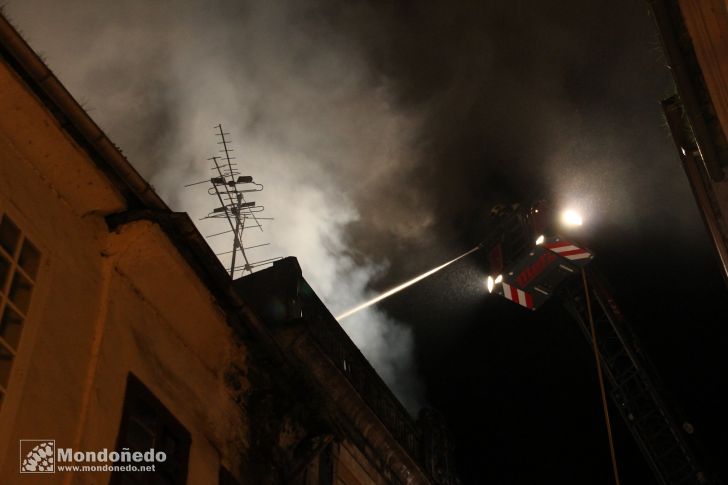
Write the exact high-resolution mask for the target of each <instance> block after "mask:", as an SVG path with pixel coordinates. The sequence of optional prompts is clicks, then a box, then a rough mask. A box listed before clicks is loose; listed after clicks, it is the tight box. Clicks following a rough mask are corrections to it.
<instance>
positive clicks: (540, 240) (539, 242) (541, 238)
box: [536, 234, 543, 246]
mask: <svg viewBox="0 0 728 485" xmlns="http://www.w3.org/2000/svg"><path fill="white" fill-rule="evenodd" d="M539 244H543V234H541V235H540V236H539V237H538V239H536V246H538V245H539Z"/></svg>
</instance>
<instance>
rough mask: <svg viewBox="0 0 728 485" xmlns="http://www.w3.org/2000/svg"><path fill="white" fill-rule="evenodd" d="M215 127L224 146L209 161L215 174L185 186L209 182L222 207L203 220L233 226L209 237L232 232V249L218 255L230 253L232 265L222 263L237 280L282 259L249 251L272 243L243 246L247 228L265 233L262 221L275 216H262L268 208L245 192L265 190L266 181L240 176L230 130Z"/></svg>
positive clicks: (221, 145) (217, 201)
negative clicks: (257, 256)
mask: <svg viewBox="0 0 728 485" xmlns="http://www.w3.org/2000/svg"><path fill="white" fill-rule="evenodd" d="M215 129H216V133H215V136H216V137H218V138H219V141H218V142H217V144H218V145H220V148H219V150H218V152H219V155H215V156H212V157H210V158H208V161H210V162H211V168H210V170H211V171H212V177H210V178H209V179H206V180H202V181H199V182H194V183H191V184H188V185H185V187H192V186H194V185H202V184H209V186H208V188H207V193H208V194H209V195H210V196H212V197H214V198H215V199H216V203H217V204H219V206H218V207H215V208H214V209H213V210H212V212H210V213H208V214H207V215H206V216H205V217H202V218H201V219H200V220H207V219H221V220H224V221H226V226H227V227H229V229H226V230H225V231H222V232H218V233H215V234H210V235H208V236H206V237H207V238H208V239H209V238H213V237H218V236H222V235H225V234H232V236H233V239H232V250H230V251H224V252H221V253H216V256H218V257H221V256H227V255H230V263H229V265H228V264H226V262H225V261H224V260H223V259H222V258H221V262H223V264H224V265H225V266H227V267H228V273H229V274H230V277H231V278H232V279H235V275H236V273H237V274H240V275H241V276H245V275H246V274H250V273H252V272H253V270H254V269H256V268H260V267H261V266H266V265H269V264H272V263H273V262H274V261H276V260H278V259H281V258H280V257H278V258H268V259H263V260H258V261H251V259H250V258H249V257H248V254H247V253H246V251H249V250H251V249H255V248H260V247H263V246H268V245H269V244H270V243H261V244H255V245H252V246H247V247H246V246H244V245H243V234H244V233H245V231H246V230H254V229H258V230H260V232H263V225H262V224H261V221H265V220H268V221H270V220H273V218H272V217H261V216H260V213H261V212H263V210H265V207H264V206H262V205H258V204H256V203H255V202H253V201H248V200H247V199H246V195H245V194H250V193H254V192H260V191H262V190H263V184H259V183H257V182H255V181H254V180H253V177H252V176H250V175H240V171H239V170H238V168H237V167H238V164H237V162H235V161H234V160H235V157H234V156H232V152H233V151H234V150H233V149H232V148H231V147H230V144H231V143H230V139H229V138H228V137H229V136H230V133H227V132H225V131H224V130H223V127H222V124H219V125H217V126H215ZM238 257H240V259H238Z"/></svg>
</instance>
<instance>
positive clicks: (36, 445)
mask: <svg viewBox="0 0 728 485" xmlns="http://www.w3.org/2000/svg"><path fill="white" fill-rule="evenodd" d="M55 472H56V440H20V473H55Z"/></svg>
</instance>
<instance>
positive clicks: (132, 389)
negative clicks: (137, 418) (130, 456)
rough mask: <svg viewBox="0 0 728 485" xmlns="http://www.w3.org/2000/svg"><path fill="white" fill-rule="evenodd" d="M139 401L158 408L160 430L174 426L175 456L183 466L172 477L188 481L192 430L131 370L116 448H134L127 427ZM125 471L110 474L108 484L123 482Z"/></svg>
mask: <svg viewBox="0 0 728 485" xmlns="http://www.w3.org/2000/svg"><path fill="white" fill-rule="evenodd" d="M139 403H142V404H143V405H145V406H147V407H150V408H152V409H153V410H154V411H155V412H156V416H157V418H158V422H157V425H156V431H157V432H159V431H160V430H161V429H162V428H167V429H169V430H171V432H172V434H173V435H174V436H175V437H178V438H179V440H178V441H177V445H178V446H177V447H176V450H175V458H176V459H177V460H178V462H179V463H180V466H179V467H178V469H177V470H176V471H175V476H174V477H173V478H172V480H173V481H172V484H174V485H184V484H186V483H187V476H188V472H189V461H190V448H191V444H192V439H191V435H190V432H189V431H187V428H185V427H184V426H183V425H182V423H181V422H180V421H179V420H178V419H177V418H176V417H175V416H174V415H173V414H172V413H171V412H170V411H169V409H167V407H166V406H165V405H164V404H163V403H162V402H161V401H160V400H159V398H157V396H155V395H154V393H153V392H152V391H151V390H150V389H149V388H148V387H147V386H146V385H144V383H143V382H142V381H141V380H140V379H139V378H138V377H137V376H135V375H134V374H133V373H131V372H130V373H129V375H128V376H127V380H126V390H125V391H124V403H123V405H122V410H121V421H120V422H119V431H118V434H117V437H116V448H115V449H116V450H117V451H121V450H122V448H129V449H130V450H131V451H135V450H133V449H132V447H131V446H129V444H128V443H127V442H126V436H127V431H128V430H129V425H130V423H131V420H132V419H133V416H134V414H133V411H134V409H135V408H134V406H136V405H138V404H139ZM157 437H158V436H157V435H155V438H157ZM155 445H156V443H155V444H154V445H153V446H154V447H155V451H159V448H157V447H156V446H155ZM141 451H145V450H141ZM171 459H172V457H169V456H168V457H167V460H166V461H165V463H169V462H170V460H171ZM140 464H143V463H140ZM156 466H159V463H157V464H156ZM143 473H144V474H145V475H147V474H148V475H149V476H150V477H151V476H153V475H154V474H156V473H159V472H157V471H155V472H143ZM124 475H125V473H124V472H113V473H112V474H111V479H110V481H109V485H120V484H121V483H122V480H123V478H124ZM149 480H151V478H149ZM144 483H146V481H144V482H141V484H144ZM151 483H157V482H151Z"/></svg>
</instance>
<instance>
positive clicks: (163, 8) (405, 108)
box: [7, 0, 705, 408]
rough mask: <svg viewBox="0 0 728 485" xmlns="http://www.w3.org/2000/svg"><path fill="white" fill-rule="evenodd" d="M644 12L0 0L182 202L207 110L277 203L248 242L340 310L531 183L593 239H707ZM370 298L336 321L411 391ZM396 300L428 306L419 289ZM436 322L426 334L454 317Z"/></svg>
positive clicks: (437, 257)
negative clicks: (669, 122) (291, 261)
mask: <svg viewBox="0 0 728 485" xmlns="http://www.w3.org/2000/svg"><path fill="white" fill-rule="evenodd" d="M647 9H648V7H647V5H646V4H644V3H642V2H631V1H628V0H624V1H621V0H620V1H617V2H616V3H615V2H610V3H609V4H606V3H605V4H597V3H593V2H581V1H578V0H566V1H562V2H556V3H554V2H541V3H539V2H528V3H527V2H523V1H515V2H514V1H501V2H497V1H496V2H447V1H444V0H428V1H418V2H409V1H401V2H379V1H376V0H369V1H353V2H346V3H341V2H335V1H333V0H301V1H295V0H287V1H283V0H280V1H248V2H246V1H233V0H220V1H217V2H199V3H198V2H195V1H193V0H189V1H186V2H180V1H177V2H171V1H159V2H142V1H126V2H111V1H103V2H85V1H82V0H69V1H65V2H54V1H52V0H23V1H20V0H16V1H11V2H10V3H9V5H8V9H7V11H8V13H9V14H10V15H11V16H12V17H14V18H15V20H16V23H17V24H18V25H19V27H20V28H21V29H22V30H23V31H24V32H25V34H26V35H27V37H28V39H29V41H30V43H31V45H33V46H34V47H35V48H36V49H39V50H40V51H43V52H45V53H46V54H47V58H48V63H49V64H50V66H51V68H53V69H54V70H56V72H57V73H58V74H59V77H60V78H61V80H62V81H63V82H64V83H65V84H66V85H67V86H68V87H69V88H70V90H71V92H73V93H76V95H77V96H79V97H80V99H81V101H82V102H85V106H86V108H87V109H89V110H90V113H91V115H92V116H93V117H94V118H95V119H97V121H99V122H100V124H101V125H102V126H103V127H104V128H105V129H106V131H107V132H108V133H109V134H110V136H111V138H112V139H113V140H115V141H116V142H117V143H118V144H119V145H120V146H121V147H122V148H123V149H124V150H125V151H126V152H127V154H128V156H129V159H130V160H131V161H132V162H133V163H134V164H135V166H136V167H137V168H138V169H140V171H141V172H142V173H143V175H145V176H146V177H147V178H148V179H150V180H151V181H152V183H153V184H154V185H155V186H156V188H157V190H158V192H159V193H160V194H161V195H162V196H163V197H164V198H165V199H166V200H167V201H168V202H169V203H170V204H171V205H172V207H174V208H175V209H178V210H186V211H188V212H189V213H190V214H191V215H192V216H193V217H195V218H196V217H200V216H202V215H203V214H204V213H205V212H206V211H207V210H208V209H209V208H210V204H211V202H210V200H209V199H208V198H207V196H206V195H205V194H204V191H200V190H198V191H195V190H188V191H183V190H182V188H181V187H182V186H183V185H184V184H186V183H189V182H191V181H195V180H201V179H203V178H205V176H206V173H207V172H206V164H205V162H204V160H205V159H206V158H208V157H209V156H210V155H212V154H213V153H212V150H214V148H215V147H216V145H214V141H215V139H214V137H213V130H212V127H213V126H214V125H216V124H217V123H219V122H223V123H224V124H225V128H226V130H227V131H229V132H230V133H231V138H232V141H233V144H234V147H235V148H236V149H237V150H238V151H237V152H236V155H237V156H238V162H239V163H241V168H242V171H243V172H244V173H249V174H250V175H253V176H254V177H255V178H256V180H257V181H259V182H261V183H263V184H265V186H266V189H265V191H264V192H262V193H261V194H255V195H256V197H254V198H253V200H255V201H256V202H259V203H263V204H264V205H265V206H266V215H268V216H273V217H275V218H276V220H275V221H273V222H272V223H269V224H267V225H266V232H265V233H264V234H262V235H261V234H257V235H255V236H254V237H253V239H254V241H251V243H252V244H255V243H257V242H260V241H269V242H272V243H273V244H272V245H271V246H269V247H266V248H265V249H264V250H254V251H258V252H257V253H254V254H256V255H257V256H258V257H260V258H264V257H270V256H281V255H289V254H292V255H296V256H298V257H299V260H300V262H301V265H302V267H303V270H304V274H305V277H306V278H307V280H309V282H310V283H311V284H312V286H313V287H314V289H315V290H316V291H317V293H318V294H320V295H321V296H322V298H323V300H324V301H325V302H326V303H327V305H328V306H329V307H330V308H331V310H332V312H333V313H334V314H338V313H339V312H341V311H343V310H346V309H348V308H352V307H354V306H355V305H357V304H359V303H361V302H363V301H367V300H369V299H370V298H371V297H373V296H374V295H376V294H377V293H378V291H381V290H386V289H387V288H390V287H392V286H394V285H396V284H398V283H400V282H401V281H404V280H406V279H408V278H411V277H412V276H413V275H416V274H420V273H421V272H423V271H425V270H427V269H428V268H430V267H431V265H432V263H433V261H441V260H442V259H443V257H444V256H445V255H450V254H459V252H462V251H463V250H465V249H466V248H468V247H472V245H473V244H474V243H477V242H479V241H480V240H482V236H483V233H482V231H483V223H482V222H483V221H484V219H485V214H487V213H488V212H489V209H490V207H491V206H492V205H493V204H494V203H500V202H514V201H522V200H528V199H532V198H535V197H541V196H543V197H547V198H549V199H550V200H551V201H552V203H553V205H554V206H556V207H561V206H566V205H568V206H570V207H574V208H577V209H579V210H580V212H581V213H582V214H583V215H584V217H585V230H587V231H591V234H590V236H592V237H593V240H595V241H599V242H600V243H601V242H602V241H605V240H609V241H610V242H611V241H614V240H619V241H621V243H624V241H626V244H625V245H626V246H633V249H632V250H633V251H637V250H636V249H634V248H635V247H636V243H635V241H636V240H637V239H638V238H639V237H640V236H641V235H644V234H648V233H649V234H650V235H653V236H654V235H657V236H656V238H657V239H660V240H664V239H667V238H668V236H669V237H670V238H673V239H676V238H680V240H681V242H684V241H688V242H694V241H696V240H698V239H700V240H702V241H703V242H704V240H705V235H704V229H703V228H702V227H701V223H700V217H699V215H698V213H697V211H696V209H695V204H694V202H693V201H692V198H691V195H690V191H689V188H688V185H687V182H686V180H685V177H684V175H683V174H682V173H681V168H680V165H679V161H678V159H677V157H676V154H675V150H674V147H673V146H672V145H671V142H670V139H669V134H668V131H667V129H666V128H665V127H664V125H663V121H662V115H661V113H660V107H659V104H658V101H659V99H660V98H661V97H663V96H666V95H668V94H671V89H672V87H671V83H670V77H669V73H668V72H667V71H666V70H665V68H664V59H663V58H662V55H661V54H660V51H659V42H658V39H657V35H656V32H655V30H654V29H652V25H651V20H650V19H649V18H648V16H647ZM201 229H202V231H203V234H205V233H208V234H209V233H213V232H217V230H214V229H212V228H210V229H209V230H208V229H207V228H205V227H204V226H201ZM218 230H219V229H218ZM701 238H702V239H701ZM215 244H217V242H215V241H214V240H213V245H215ZM215 248H216V249H218V248H217V247H216V246H215ZM597 249H598V248H597ZM644 249H645V248H644V247H643V248H642V250H644ZM440 277H441V276H440ZM423 284H425V282H423ZM375 290H376V291H375ZM393 300H394V299H392V300H389V301H388V302H387V305H388V308H389V309H390V310H392V309H393V310H395V311H396V310H397V305H396V303H394V302H393ZM452 306H453V305H451V308H449V309H448V310H447V311H448V312H450V315H452V312H453V311H454V309H453V308H452ZM378 308H381V307H373V308H369V309H367V310H366V311H362V312H361V313H359V314H357V315H356V316H352V318H349V319H346V320H345V321H344V322H342V323H343V325H344V327H345V328H346V330H347V331H348V332H349V334H350V335H351V336H352V338H353V340H354V341H355V342H356V343H357V345H359V346H360V348H361V349H362V350H363V351H364V353H365V355H367V357H368V358H369V359H370V360H371V361H372V363H373V364H374V366H375V367H376V368H377V369H378V371H379V372H380V373H381V374H382V376H383V377H384V379H385V380H386V381H387V382H388V383H389V384H390V385H391V386H393V388H394V390H395V392H397V393H398V395H399V397H400V398H401V399H403V400H404V401H405V402H406V403H407V404H408V406H409V407H410V408H413V407H414V405H413V404H412V403H414V402H416V401H418V396H421V391H422V390H421V387H420V386H419V384H418V380H417V379H416V378H415V377H414V375H415V372H414V364H413V360H412V349H413V338H414V337H415V336H417V337H418V339H419V340H418V344H421V343H423V341H424V340H426V339H427V338H428V337H427V335H426V333H427V332H425V331H423V332H421V333H416V334H413V333H412V331H411V330H410V327H407V326H404V325H402V324H399V323H397V322H395V321H393V320H392V319H391V318H390V317H388V316H387V315H385V314H384V313H383V312H382V311H381V310H380V309H378ZM418 312H419V313H418ZM400 313H402V314H405V313H406V314H407V315H410V316H409V317H408V318H418V319H419V318H420V316H423V317H431V318H429V319H430V320H435V319H436V318H434V317H433V315H436V316H437V312H433V311H432V308H431V307H425V305H422V306H421V308H414V307H412V306H410V307H407V308H406V312H405V311H402V312H400ZM439 320H441V321H442V322H445V324H443V325H441V327H442V328H441V329H440V330H439V332H440V333H439V334H438V335H442V332H447V331H454V327H455V326H454V325H449V324H448V323H449V322H450V320H451V319H450V318H449V317H448V316H447V315H444V312H443V316H442V318H440V319H439ZM438 325H439V324H438ZM420 328H422V321H418V327H417V330H415V331H416V332H419V329H420ZM430 333H431V334H432V335H434V334H435V332H430ZM429 338H430V340H432V342H431V344H432V345H438V344H439V343H440V339H439V337H434V338H433V337H429ZM424 343H426V342H424ZM418 348H419V349H421V348H422V346H420V347H418ZM425 354H426V352H425Z"/></svg>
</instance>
